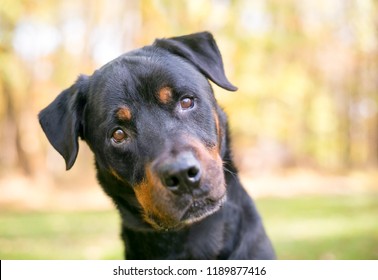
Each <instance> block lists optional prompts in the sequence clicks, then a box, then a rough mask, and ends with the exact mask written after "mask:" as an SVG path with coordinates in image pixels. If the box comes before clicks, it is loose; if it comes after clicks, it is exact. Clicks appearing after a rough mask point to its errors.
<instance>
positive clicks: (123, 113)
mask: <svg viewBox="0 0 378 280" xmlns="http://www.w3.org/2000/svg"><path fill="white" fill-rule="evenodd" d="M116 114H117V117H118V118H119V119H120V120H122V121H130V120H131V117H132V115H131V110H130V109H129V108H128V107H127V106H122V107H121V108H119V109H118V111H117V113H116Z"/></svg>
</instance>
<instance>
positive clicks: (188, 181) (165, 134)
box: [39, 33, 236, 230]
mask: <svg viewBox="0 0 378 280" xmlns="http://www.w3.org/2000/svg"><path fill="white" fill-rule="evenodd" d="M208 79H210V80H212V81H213V82H214V83H216V84H218V85H219V86H221V87H223V88H225V89H228V90H236V88H235V87H234V86H233V85H232V84H230V83H229V82H228V80H227V78H226V77H225V75H224V70H223V63H222V59H221V56H220V53H219V50H218V48H217V46H216V44H215V41H214V39H213V38H212V36H211V34H209V33H197V34H192V35H187V36H182V37H176V38H170V39H162V40H157V41H155V43H154V44H153V45H151V46H147V47H144V48H142V49H138V50H135V51H132V52H129V53H126V54H124V55H122V56H120V57H119V58H117V59H115V60H113V61H111V62H109V63H108V64H106V65H104V66H103V67H102V68H100V69H99V70H97V71H95V72H94V73H93V75H92V76H80V78H79V79H78V80H77V82H76V83H75V84H74V85H72V86H71V87H70V88H68V89H66V90H65V91H63V92H62V93H61V94H60V95H59V96H58V97H57V98H56V100H55V101H54V102H53V103H51V104H50V105H49V106H48V107H47V108H45V109H44V110H43V111H41V113H40V115H39V117H40V123H41V125H42V128H43V130H44V131H45V133H46V135H47V137H48V139H49V141H50V142H51V144H52V145H53V146H54V147H55V149H56V150H58V152H60V153H61V155H62V156H63V157H64V159H65V161H66V165H67V169H69V168H71V167H72V165H73V164H74V161H75V159H76V156H77V152H78V137H81V138H82V139H83V140H85V141H86V142H87V143H88V145H89V146H90V148H91V150H92V151H93V153H94V155H95V161H96V167H97V174H98V178H99V181H100V183H101V185H102V187H103V188H104V190H105V191H106V193H107V194H108V195H110V196H111V197H112V198H113V200H114V201H115V202H116V204H117V206H118V207H119V209H120V211H121V212H123V213H124V215H126V216H127V217H128V218H129V220H130V224H131V223H133V224H134V226H139V227H141V226H142V224H143V225H144V226H145V225H148V226H149V227H152V228H154V229H155V230H161V229H177V228H181V227H183V226H185V225H188V224H191V223H193V222H196V221H199V220H201V219H203V218H205V217H207V216H208V215H210V214H212V213H214V212H215V211H216V210H218V209H219V207H220V206H221V205H222V203H223V201H224V200H225V198H226V188H225V181H224V175H223V165H222V154H223V153H224V151H223V150H224V147H223V146H224V142H225V129H226V119H225V116H224V114H223V112H222V111H221V109H220V108H219V107H218V105H217V103H216V100H215V98H214V94H213V91H212V88H211V86H210V84H209V82H208ZM126 220H127V219H126ZM126 223H127V221H126Z"/></svg>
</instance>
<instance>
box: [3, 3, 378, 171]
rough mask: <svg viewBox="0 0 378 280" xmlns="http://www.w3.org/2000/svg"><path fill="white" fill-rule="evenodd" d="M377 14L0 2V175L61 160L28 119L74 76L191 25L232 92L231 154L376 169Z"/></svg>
mask: <svg viewBox="0 0 378 280" xmlns="http://www.w3.org/2000/svg"><path fill="white" fill-rule="evenodd" d="M377 10H378V5H377V3H376V1H372V0H362V1H343V0H337V1H331V2H330V1H326V0H322V1H316V2H312V1H298V0H288V1H284V2H282V1H279V0H269V1H263V0H256V1H248V0H235V1H228V0H226V1H225V0H216V1H201V0H193V1H170V0H141V1H120V0H113V1H110V2H109V1H105V0H101V1H96V5H94V4H93V3H92V2H90V1H87V0H82V1H74V0H67V1H38V0H33V1H26V0H19V1H9V0H4V1H2V4H1V5H0V17H1V21H0V30H1V32H0V60H1V64H0V96H1V98H0V129H1V130H2V131H3V132H4V133H2V134H1V136H0V147H1V150H2V153H1V156H0V171H6V170H9V169H14V168H19V169H21V170H23V171H24V172H25V173H26V174H28V175H33V174H35V173H36V172H37V171H41V170H46V169H48V168H49V167H48V166H47V165H48V164H50V165H51V161H53V163H56V162H57V161H60V160H61V159H60V158H59V157H55V156H54V157H51V156H50V158H47V156H48V153H49V152H50V151H51V150H50V149H51V147H50V146H48V144H47V141H46V140H45V138H44V137H43V136H42V133H41V130H40V127H39V125H38V122H37V119H36V115H37V113H38V111H39V110H40V109H41V108H43V107H44V106H45V105H47V104H48V103H49V102H51V101H52V99H53V98H54V97H55V96H56V95H57V94H58V93H59V92H60V91H61V90H63V89H64V88H66V87H68V86H69V85H70V84H71V83H72V82H73V81H74V80H75V79H76V77H77V75H78V74H79V73H85V74H91V73H92V72H93V71H94V69H95V68H96V67H99V66H101V65H102V64H104V63H105V62H107V61H108V60H110V59H112V58H114V57H116V56H118V55H120V54H121V53H123V52H124V51H127V50H131V49H133V48H136V47H140V46H142V45H144V44H149V43H151V42H152V41H153V40H154V39H155V38H156V37H169V36H174V35H181V34H184V33H191V32H196V31H200V30H209V31H211V32H212V33H214V35H215V38H216V39H217V41H218V44H219V47H220V49H221V51H222V54H223V57H224V61H225V68H226V72H227V74H228V76H229V77H230V79H231V80H232V81H233V83H234V84H236V85H237V86H238V87H239V92H237V93H233V94H229V93H224V92H223V90H220V89H218V88H216V87H215V90H216V92H217V96H218V99H219V100H220V102H221V103H222V104H223V105H224V107H225V108H226V110H227V112H228V113H229V115H230V119H231V128H232V131H233V133H234V135H235V136H236V137H235V138H236V140H235V149H236V150H237V153H238V152H240V151H245V150H246V149H248V148H249V149H251V150H253V151H254V152H256V151H257V152H258V153H259V155H260V157H265V158H274V155H275V154H276V153H271V152H269V151H268V152H267V151H266V149H264V147H267V146H269V145H273V146H274V147H279V148H278V150H279V151H281V153H282V154H285V155H286V156H285V157H283V158H282V159H278V161H279V164H280V165H281V166H283V167H287V166H288V165H301V166H303V165H309V166H318V167H322V168H332V169H344V168H349V167H365V166H374V167H375V166H377V163H378V144H377V143H378V95H377V91H378V83H377V82H376V77H377V76H378V61H377V57H378V40H377V34H376V30H377V26H376V25H377V22H378V18H377V17H378V16H377V15H378V11H377ZM293 136H294V137H293ZM268 150H269V149H268ZM277 158H279V157H277ZM79 168H81V167H79ZM267 168H269V166H267ZM48 171H49V173H50V174H51V170H48Z"/></svg>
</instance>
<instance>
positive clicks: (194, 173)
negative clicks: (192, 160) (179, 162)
mask: <svg viewBox="0 0 378 280" xmlns="http://www.w3.org/2000/svg"><path fill="white" fill-rule="evenodd" d="M198 172H199V168H198V167H197V166H193V167H191V168H189V170H188V177H189V178H194V177H196V176H197V174H198Z"/></svg>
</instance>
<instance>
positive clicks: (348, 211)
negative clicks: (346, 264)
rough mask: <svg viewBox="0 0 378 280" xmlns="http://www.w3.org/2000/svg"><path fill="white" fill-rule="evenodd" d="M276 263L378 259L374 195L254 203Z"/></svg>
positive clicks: (377, 204)
mask: <svg viewBox="0 0 378 280" xmlns="http://www.w3.org/2000/svg"><path fill="white" fill-rule="evenodd" d="M257 204H258V208H259V210H260V212H261V214H262V215H263V217H264V223H265V227H266V229H267V231H268V234H269V236H270V237H271V239H272V241H273V244H274V247H275V249H276V252H277V255H278V257H279V258H280V259H346V260H347V259H358V260H366V259H375V260H376V259H378V195H377V194H366V195H349V196H317V197H297V198H289V199H287V198H286V199H281V198H271V199H263V200H258V201H257Z"/></svg>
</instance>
